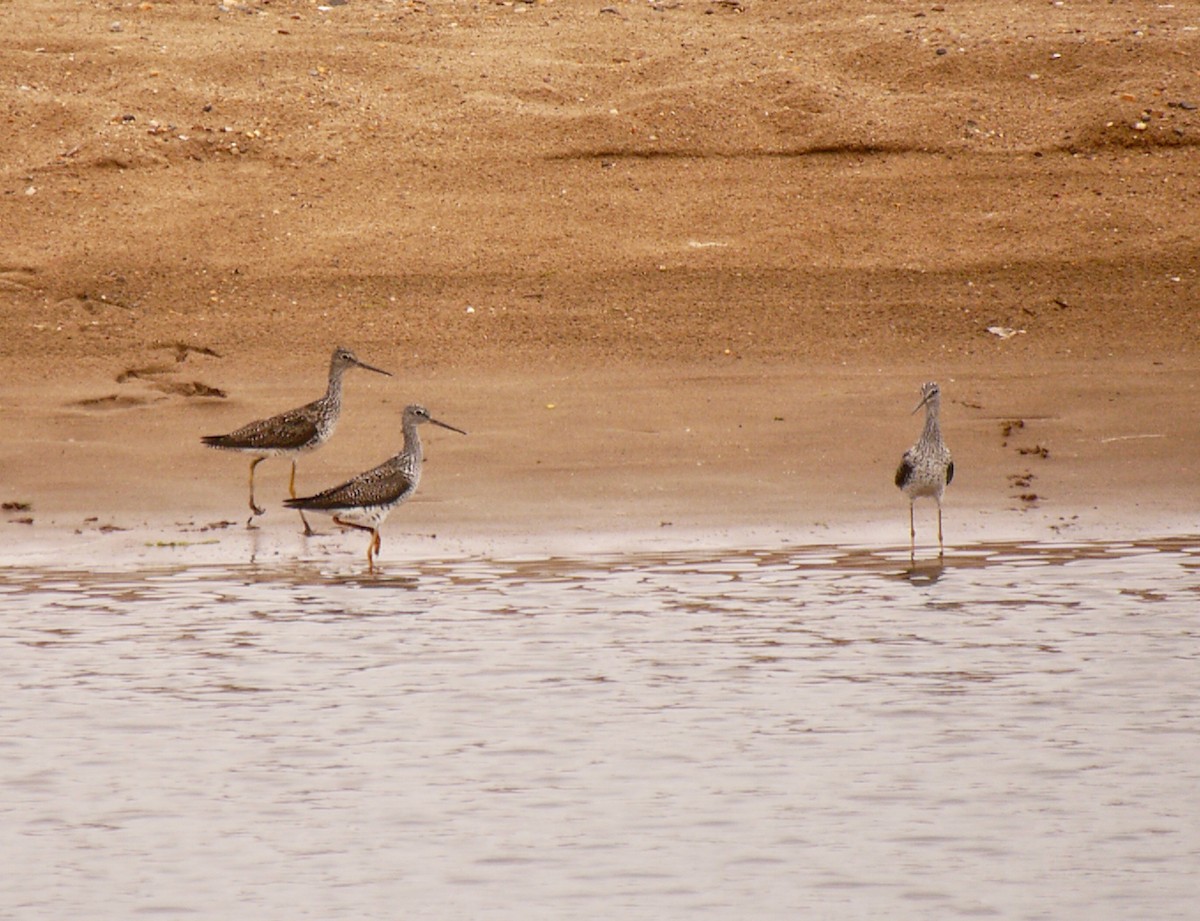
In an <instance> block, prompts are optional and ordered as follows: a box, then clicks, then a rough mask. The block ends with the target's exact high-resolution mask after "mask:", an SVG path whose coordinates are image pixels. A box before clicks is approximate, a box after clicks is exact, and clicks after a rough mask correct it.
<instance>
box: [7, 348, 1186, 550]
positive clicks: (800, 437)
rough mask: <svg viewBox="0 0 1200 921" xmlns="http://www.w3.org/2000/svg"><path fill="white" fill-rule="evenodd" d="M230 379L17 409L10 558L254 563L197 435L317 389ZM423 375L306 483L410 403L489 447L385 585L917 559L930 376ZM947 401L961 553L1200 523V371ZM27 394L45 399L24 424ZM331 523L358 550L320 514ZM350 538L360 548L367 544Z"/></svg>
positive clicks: (372, 459) (765, 371)
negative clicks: (826, 547) (183, 553)
mask: <svg viewBox="0 0 1200 921" xmlns="http://www.w3.org/2000/svg"><path fill="white" fill-rule="evenodd" d="M369 357H370V359H372V360H375V361H379V362H383V363H386V361H387V357H388V356H383V357H378V356H375V355H370V356H369ZM208 362H209V366H208V367H206V368H205V369H204V376H205V378H206V379H208V380H213V381H220V382H221V383H222V384H224V385H225V386H226V387H227V388H228V389H229V392H230V396H229V397H228V398H226V399H224V400H208V401H199V402H198V401H194V400H188V401H173V400H170V399H167V398H160V399H158V400H157V401H155V400H151V402H149V403H147V405H144V406H134V407H116V408H110V407H105V408H103V409H97V408H96V407H95V406H94V405H93V406H81V405H80V404H79V399H78V395H79V391H76V392H75V393H71V392H69V391H68V390H67V389H66V388H63V387H62V386H61V385H60V386H57V387H52V388H42V389H38V390H24V391H20V392H14V391H11V390H10V391H8V392H7V393H5V394H3V395H0V399H3V400H4V402H5V405H6V409H7V415H8V417H9V420H10V421H9V434H10V439H11V440H10V441H9V442H8V445H7V452H6V453H7V458H6V469H7V471H8V477H9V479H8V485H7V490H8V496H11V497H12V498H13V499H17V500H21V501H24V502H28V504H29V506H30V508H29V510H27V511H9V512H6V513H5V519H6V521H5V523H4V528H5V529H6V531H7V532H8V534H9V535H11V537H12V538H13V540H12V542H10V543H9V545H8V546H9V550H8V554H9V555H10V556H11V555H12V554H15V553H22V552H28V551H29V550H30V549H31V548H32V547H36V546H39V545H42V544H47V543H49V544H53V543H54V542H55V541H58V540H60V539H61V540H64V541H65V542H66V543H67V544H68V545H69V546H67V547H66V548H64V552H65V553H67V554H68V555H78V554H83V555H84V556H86V555H87V553H88V552H89V551H88V550H87V546H88V542H87V541H86V540H82V541H81V540H80V539H79V538H83V537H87V536H91V537H97V536H100V535H102V534H104V533H105V532H107V533H108V535H109V540H108V541H107V542H106V544H108V545H111V544H113V543H114V541H115V542H116V543H117V544H118V545H119V544H120V537H121V535H124V537H125V539H127V541H128V542H129V543H130V544H131V545H132V546H135V547H136V546H140V545H142V544H144V543H146V542H150V543H159V542H164V543H171V542H175V543H180V542H186V541H194V540H197V539H198V538H199V536H200V535H203V536H204V537H205V539H219V540H222V541H231V542H234V544H235V545H237V546H241V545H242V544H244V541H243V540H242V538H241V536H240V535H239V534H238V532H240V531H242V530H244V529H245V522H246V521H247V519H248V518H249V517H250V516H249V512H248V510H247V507H246V495H247V491H246V473H247V469H248V466H249V465H248V461H247V460H246V459H244V458H242V457H241V456H238V455H229V454H224V453H220V452H215V451H212V450H210V449H207V448H204V447H203V446H201V445H200V442H199V435H200V434H206V433H214V432H220V431H227V430H229V429H232V428H234V427H236V426H237V425H239V424H241V423H242V422H244V421H248V420H249V419H251V418H255V417H256V416H260V415H264V414H267V413H269V412H272V411H274V410H275V409H278V408H283V407H284V406H286V405H287V403H288V401H289V399H290V400H292V402H296V400H295V399H294V393H295V388H293V387H291V386H287V387H284V386H282V385H275V386H271V387H264V386H262V385H261V384H259V383H257V382H254V381H250V380H241V381H239V380H238V379H237V378H233V377H231V376H230V375H227V374H226V363H224V362H221V361H219V360H217V359H208ZM307 378H308V380H307V381H306V383H307V387H306V388H301V393H303V394H305V397H304V398H305V399H307V398H308V396H310V395H311V396H314V397H315V396H316V395H317V394H318V393H319V392H320V389H321V385H322V381H321V376H320V375H319V373H312V374H309V375H307ZM405 378H406V375H404V374H403V372H401V373H400V375H399V380H390V379H385V378H375V376H373V375H367V374H360V375H358V376H352V377H350V378H349V379H348V380H347V383H346V410H345V417H344V419H343V421H342V423H341V427H340V429H339V431H338V433H337V434H336V436H335V437H334V439H333V440H332V441H331V442H330V443H329V444H328V445H327V446H325V447H324V448H322V449H321V450H320V451H318V452H316V453H315V454H312V455H309V456H306V457H304V458H302V459H301V462H300V466H299V474H298V478H297V479H298V488H299V489H300V490H301V492H304V491H309V492H312V491H316V490H318V489H321V488H324V487H325V486H329V485H332V484H334V483H336V482H340V481H341V480H342V479H344V478H346V477H348V476H350V475H352V474H354V473H356V472H358V471H359V470H361V469H365V468H366V467H369V466H372V465H374V464H375V463H378V462H379V461H381V460H383V459H384V458H385V457H387V456H388V455H390V454H391V453H394V452H395V451H397V450H399V447H400V433H399V430H398V420H399V414H400V409H401V408H402V406H403V405H404V404H405V403H406V402H408V401H409V400H416V399H420V400H421V401H423V402H424V403H426V404H427V405H428V406H430V408H431V409H432V410H433V411H434V412H435V414H436V415H437V416H439V417H441V418H444V419H446V420H447V421H450V422H451V423H453V424H455V425H458V426H461V427H462V428H465V429H467V431H468V432H469V435H468V436H467V437H465V438H464V437H461V436H458V435H455V434H453V433H448V432H442V431H440V430H436V429H427V430H426V431H425V433H424V434H425V444H426V455H427V467H426V472H425V477H424V479H423V482H422V486H421V491H420V493H419V494H418V497H417V498H416V499H414V500H413V501H412V502H411V503H409V504H408V505H406V506H404V507H402V508H401V509H399V510H398V511H396V512H394V513H393V515H392V517H391V518H390V519H389V521H388V522H387V524H386V525H385V526H384V529H383V536H384V542H385V545H384V546H385V549H384V553H383V556H382V560H383V562H384V563H385V564H386V560H387V558H388V552H389V550H390V548H391V547H393V546H395V545H405V544H407V543H409V542H411V541H414V540H417V541H421V542H423V544H424V545H425V546H426V547H428V550H429V552H430V553H431V554H433V555H436V554H438V553H440V552H448V551H447V550H446V548H448V547H449V546H452V544H453V542H454V541H458V542H460V543H461V542H462V541H467V542H468V543H469V542H470V541H471V540H472V539H473V538H476V537H477V538H479V539H481V540H490V541H492V542H493V543H496V542H499V544H500V545H516V544H520V543H522V542H532V543H535V544H537V543H539V542H540V543H548V544H550V545H557V546H560V547H570V546H572V545H573V544H574V545H579V544H581V543H582V544H587V543H588V542H590V541H606V542H608V543H609V544H610V545H611V544H621V543H623V542H624V543H626V544H629V543H630V542H632V543H634V544H638V543H645V542H647V541H648V542H651V543H654V544H657V545H662V544H663V543H670V542H671V541H676V542H677V543H678V544H679V545H680V546H686V545H694V544H696V543H697V541H699V542H700V543H701V544H704V543H712V542H713V541H715V542H717V543H725V544H728V543H729V541H728V538H729V536H730V535H733V534H745V535H758V536H759V537H758V539H751V543H761V542H762V539H763V538H769V537H770V536H771V535H776V536H777V539H779V540H786V541H788V542H797V541H799V542H811V543H820V542H826V541H829V540H834V541H841V540H852V541H859V542H861V541H864V540H866V541H871V542H875V543H878V544H880V545H895V544H903V543H905V542H906V541H907V537H908V535H907V502H906V500H905V499H904V497H903V496H902V495H901V494H900V493H899V491H898V490H897V489H896V488H895V486H894V485H893V484H892V481H891V480H892V474H893V472H894V469H895V466H896V463H897V462H898V458H899V455H900V453H901V452H902V451H903V450H904V448H906V447H907V446H908V444H910V443H911V441H912V440H913V439H915V437H916V435H917V434H918V432H919V429H920V425H921V416H920V415H919V414H918V415H916V416H912V415H910V414H909V412H910V410H911V409H912V407H913V405H914V404H915V402H916V399H917V393H916V387H915V386H914V382H915V381H918V380H919V377H918V376H917V372H916V371H915V370H913V371H910V372H909V373H908V374H907V375H902V374H898V373H896V372H894V371H890V370H889V371H876V372H865V371H849V370H846V369H823V370H814V371H807V372H792V371H786V370H781V369H778V368H759V369H758V370H757V371H750V370H747V369H746V368H745V367H744V365H736V366H731V367H729V368H727V369H726V370H724V371H723V372H714V371H712V370H709V369H696V368H693V369H689V370H686V371H684V370H679V369H677V370H673V371H671V372H669V373H668V372H662V371H658V372H654V371H650V372H647V371H641V372H639V373H636V374H635V373H627V372H626V371H624V370H623V369H622V370H620V371H609V372H602V371H582V372H579V373H574V374H555V375H542V376H535V375H516V374H493V375H489V376H488V377H487V378H486V379H481V378H479V377H470V378H468V377H463V376H461V375H458V374H452V373H441V374H435V375H432V376H430V377H428V378H427V379H426V380H425V381H423V382H422V383H420V384H416V383H413V382H411V381H409V380H406V379H405ZM942 383H943V388H944V392H945V404H944V408H943V425H944V431H945V435H946V438H947V441H948V443H949V444H950V446H951V449H952V450H953V452H954V455H955V460H956V470H957V474H956V478H955V482H954V483H953V484H952V485H951V487H950V489H949V490H948V492H947V498H946V505H945V509H946V511H945V520H946V533H947V539H948V541H949V542H950V543H951V544H952V545H953V544H955V543H966V542H972V541H980V540H995V539H1010V538H1014V537H1024V538H1034V539H1062V538H1067V539H1070V538H1087V539H1097V538H1104V539H1111V538H1113V537H1121V536H1126V537H1132V536H1149V535H1157V536H1162V535H1167V534H1186V533H1195V530H1196V528H1197V527H1198V526H1200V522H1197V520H1196V504H1195V499H1196V496H1197V495H1200V452H1197V450H1196V445H1197V441H1196V425H1197V422H1196V420H1197V419H1200V386H1198V385H1200V374H1198V373H1196V372H1194V371H1193V370H1191V369H1190V368H1186V367H1179V366H1176V367H1171V366H1168V365H1166V364H1163V363H1155V362H1147V363H1146V366H1145V367H1144V368H1143V369H1142V370H1141V371H1140V372H1139V373H1137V374H1132V373H1130V374H1127V375H1125V376H1117V375H1115V374H1113V373H1112V371H1111V370H1110V369H1108V368H1103V367H1102V368H1097V367H1095V366H1089V365H1085V364H1079V365H1075V366H1072V367H1070V368H1069V369H1068V370H1051V371H1047V372H1045V373H1042V374H1039V375H1037V376H1036V377H1035V376H1024V375H1022V376H1021V377H1019V378H1017V377H1014V376H1012V375H1003V374H991V375H988V376H986V377H984V376H981V375H979V374H977V373H974V372H973V371H971V370H970V369H962V370H959V371H954V370H950V371H949V372H948V373H947V374H946V375H944V376H943V379H942ZM1168 393H1169V394H1171V395H1172V397H1171V399H1170V400H1169V401H1164V399H1163V395H1164V394H1168ZM27 397H33V398H35V399H36V401H37V402H35V403H34V404H33V405H18V401H20V400H22V399H25V398H27ZM114 419H115V420H117V429H116V430H115V431H114V429H113V428H112V423H113V420H114ZM121 433H124V439H123V440H122V439H121V438H119V437H118V436H119V435H120V434H121ZM288 472H289V464H288V462H287V461H286V460H273V461H272V460H268V461H266V462H264V463H263V464H262V465H261V466H260V467H259V468H258V474H257V493H258V498H259V501H260V502H262V503H264V504H265V505H267V507H268V513H267V514H266V515H264V516H262V517H261V518H257V519H256V524H257V526H258V530H259V532H260V533H259V534H258V535H256V536H255V540H256V541H258V542H260V543H261V542H263V541H266V542H272V541H275V542H278V544H279V546H280V547H283V546H289V547H291V546H293V545H295V541H294V538H298V536H299V535H298V532H299V521H298V518H297V517H296V516H295V515H294V514H293V513H290V512H287V511H286V510H284V509H283V508H282V506H281V505H280V503H281V501H282V499H283V498H284V496H286V490H287V477H288ZM917 512H918V537H919V541H920V542H921V543H923V544H925V545H928V544H929V542H930V541H935V539H936V538H935V534H936V530H935V527H936V526H935V518H934V506H933V505H932V504H931V503H928V502H921V503H918V505H917ZM30 519H31V523H22V522H28V521H29V520H30ZM314 523H316V524H317V525H318V527H319V528H320V529H321V530H323V531H326V532H335V531H336V530H337V529H336V528H334V527H332V525H330V524H329V523H328V521H327V520H326V519H323V518H321V517H320V516H317V517H316V518H314ZM706 533H708V534H709V537H708V538H706V537H705V534H706ZM434 535H436V536H437V537H438V538H439V540H432V539H431V538H432V537H433V536H434ZM748 539H750V538H748ZM344 541H345V542H346V543H347V544H348V545H351V546H356V545H357V543H358V542H359V536H358V535H353V534H350V535H346V536H345V538H344ZM303 543H304V542H303V541H302V540H301V541H300V543H299V544H298V545H295V546H297V547H302V546H303ZM235 558H236V555H235Z"/></svg>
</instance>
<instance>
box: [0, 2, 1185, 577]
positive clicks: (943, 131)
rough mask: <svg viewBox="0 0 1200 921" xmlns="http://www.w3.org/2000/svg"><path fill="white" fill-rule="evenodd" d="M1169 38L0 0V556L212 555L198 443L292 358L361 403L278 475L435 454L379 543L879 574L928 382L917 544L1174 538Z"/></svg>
mask: <svg viewBox="0 0 1200 921" xmlns="http://www.w3.org/2000/svg"><path fill="white" fill-rule="evenodd" d="M1195 13H1196V7H1195V5H1193V4H1175V5H1172V6H1169V7H1166V6H1160V7H1154V8H1153V9H1142V8H1140V7H1139V8H1136V9H1132V8H1126V7H1120V6H1111V5H1106V6H1103V7H1101V6H1098V5H1090V4H1089V5H1080V6H1078V7H1075V6H1072V5H1070V4H1064V5H1060V6H1055V5H1049V4H1048V5H1045V6H1043V7H1029V8H1023V9H1017V10H1014V9H1013V8H1012V7H1011V5H1009V4H999V3H980V4H971V5H970V6H969V7H966V8H962V9H959V8H957V7H954V6H943V5H929V4H918V3H889V4H882V3H868V4H854V5H851V7H850V8H847V7H846V6H845V5H844V4H841V5H839V4H829V3H813V4H802V5H784V4H774V3H766V2H750V0H747V2H742V3H735V2H715V3H709V2H676V3H670V2H662V3H644V2H642V3H632V2H629V3H626V2H619V0H618V2H614V3H611V4H603V3H576V2H563V0H556V2H540V3H484V4H470V3H428V4H426V3H416V2H357V0H353V2H350V3H347V4H344V5H337V6H331V7H328V8H326V7H318V6H314V5H312V4H309V3H294V2H269V3H268V2H262V3H248V4H220V5H218V4H210V3H190V2H177V3H171V2H146V3H137V4H133V3H131V4H106V5H95V6H92V5H89V6H79V5H75V4H66V3H61V2H49V0H46V2H40V0H38V2H30V3H23V4H20V5H17V4H6V5H3V6H0V26H2V27H3V29H4V32H5V34H6V35H7V36H8V37H9V38H8V40H7V41H6V43H5V47H4V48H3V49H0V62H2V64H3V71H4V72H5V73H7V74H8V75H9V77H8V78H7V79H6V80H5V81H4V83H3V86H0V99H2V100H3V107H4V113H5V118H4V119H3V120H0V137H2V139H3V144H2V149H3V151H4V154H3V158H2V161H0V191H2V194H0V224H2V225H3V226H4V227H5V228H7V229H8V230H9V232H8V233H6V234H4V238H3V241H2V242H0V305H2V310H0V330H2V332H3V335H2V336H0V351H2V353H3V360H4V369H5V373H4V376H3V380H2V381H0V409H2V412H3V417H4V420H5V423H4V424H5V437H4V439H3V441H2V442H0V499H2V500H3V501H4V502H5V503H8V504H9V505H10V507H9V508H8V509H6V511H5V512H4V513H3V517H2V519H0V529H2V530H3V532H4V534H5V538H6V540H5V543H6V545H8V547H9V548H10V553H20V552H22V548H28V547H29V546H31V545H37V544H39V543H40V544H41V545H46V546H51V547H53V546H55V545H56V544H61V543H62V542H64V541H66V542H70V541H75V544H73V545H72V548H73V549H71V550H70V552H71V553H82V554H84V555H85V556H86V554H87V553H89V552H91V551H89V550H88V549H87V547H88V546H89V545H87V544H83V545H80V544H79V543H78V540H77V538H78V536H79V535H80V534H82V535H85V536H86V535H100V536H104V537H105V540H106V541H108V542H109V543H111V542H112V541H120V540H124V541H125V542H126V544H127V545H130V546H143V545H145V543H146V542H147V541H148V540H151V539H153V540H162V539H164V535H166V536H168V537H169V535H170V534H171V533H172V532H179V533H181V534H183V533H187V534H191V533H195V532H196V531H197V529H207V530H206V531H205V532H204V533H210V534H215V535H217V536H221V535H232V534H233V533H234V531H235V530H237V529H240V528H242V526H243V524H244V521H245V518H246V516H247V512H246V493H245V476H246V467H247V464H246V462H245V461H244V460H243V459H242V458H240V457H236V456H229V455H220V454H217V453H215V452H211V451H208V450H206V449H204V448H202V447H201V445H200V443H199V437H200V436H201V435H204V434H212V433H217V432H223V431H228V430H230V429H232V428H235V427H237V426H238V425H241V424H242V423H244V422H247V421H250V420H251V419H255V418H260V417H263V416H266V415H269V414H271V413H274V412H278V411H280V410H282V409H285V408H288V407H290V406H295V405H299V404H300V403H303V402H306V401H308V400H311V399H313V398H315V397H316V396H318V395H320V393H321V392H322V390H323V388H324V381H325V374H326V368H327V365H328V360H329V354H330V352H331V351H332V349H333V347H334V346H336V345H346V346H349V347H351V348H353V349H354V350H355V351H356V352H357V353H358V354H359V356H360V357H362V358H363V359H364V360H367V361H369V362H372V363H373V364H378V365H380V366H382V367H385V368H387V369H389V370H391V371H393V372H394V374H395V377H394V378H393V379H390V380H389V379H384V378H377V377H375V376H374V375H367V374H359V375H357V376H355V375H353V374H352V375H351V376H350V377H349V378H348V379H347V383H346V410H345V414H344V417H343V420H342V423H341V427H340V429H339V431H338V434H337V435H336V437H335V438H334V439H333V440H332V441H331V443H330V444H328V445H327V446H326V447H324V448H323V449H322V450H321V451H320V452H318V453H317V454H315V455H313V456H311V457H307V458H305V459H303V460H302V462H301V466H300V473H299V485H300V488H301V489H303V490H313V491H315V490H316V489H320V488H323V487H325V486H328V485H331V484H332V483H335V482H338V481H340V480H341V479H344V478H345V477H347V476H349V475H351V474H353V473H356V472H358V471H360V470H363V469H366V468H367V467H369V466H372V465H374V464H376V463H378V462H379V461H381V460H383V459H384V458H385V457H387V456H388V455H389V454H391V453H394V452H395V451H396V450H398V449H399V447H400V432H399V426H398V420H399V414H400V410H401V409H402V408H403V406H404V405H405V404H406V403H408V402H421V403H424V404H425V405H427V406H429V407H430V409H431V410H433V411H434V413H435V415H438V416H439V417H442V418H445V419H446V420H447V421H449V422H452V423H453V424H455V425H458V426H461V427H462V428H465V429H467V430H468V431H469V432H470V435H469V437H467V438H460V437H459V436H456V435H453V434H452V433H447V432H429V433H428V436H429V437H428V439H427V442H428V443H427V457H428V467H427V471H426V478H425V481H424V482H423V484H422V492H421V495H420V496H418V498H417V499H416V500H414V502H412V503H411V504H410V505H409V506H408V507H406V508H405V509H404V510H402V511H401V512H398V513H396V515H395V516H393V518H392V520H391V521H390V522H389V524H388V525H387V526H386V528H385V541H389V542H392V541H398V540H404V539H405V536H406V535H421V536H427V535H431V534H439V535H443V536H444V535H457V536H458V537H459V538H461V539H464V540H465V539H470V538H471V537H472V536H473V535H476V536H478V535H484V536H490V538H496V539H498V538H503V537H508V538H512V539H525V538H528V537H529V535H537V534H550V533H554V534H560V535H575V538H576V539H584V540H587V539H591V537H592V536H593V535H597V534H609V535H618V537H616V538H614V539H616V540H619V539H620V538H619V535H621V534H630V533H638V534H654V535H657V538H656V539H659V540H662V539H664V538H663V536H664V535H667V537H666V539H667V540H671V539H677V540H684V539H685V537H684V535H697V534H700V535H703V534H714V533H715V534H720V533H729V532H730V531H731V529H733V530H736V529H743V528H744V529H751V530H752V531H753V532H754V533H756V534H758V535H759V536H760V538H761V539H762V540H763V541H771V540H776V539H787V540H801V541H804V540H811V541H814V542H821V541H823V540H831V539H842V538H845V537H847V536H850V537H857V538H858V539H864V540H870V541H876V542H881V543H896V544H899V543H903V542H904V541H906V539H907V521H906V520H905V518H906V503H905V501H904V499H903V497H902V496H901V495H900V494H899V493H898V491H897V490H896V489H895V487H894V486H893V485H892V483H891V477H892V471H893V470H894V468H895V465H896V462H897V461H898V459H899V455H900V453H901V452H902V451H903V450H904V449H905V448H906V447H907V446H908V445H909V444H910V443H911V442H912V440H913V439H914V438H915V437H916V435H917V433H918V431H919V427H920V418H919V416H918V417H913V416H910V415H909V411H910V410H911V408H912V406H913V405H914V404H915V402H916V399H917V391H918V387H919V386H920V384H921V382H922V381H924V380H928V379H937V380H939V381H940V382H941V383H942V386H943V389H944V392H945V404H944V412H943V415H944V429H945V432H946V437H947V441H948V442H949V444H950V447H951V449H952V450H953V451H954V454H955V459H956V462H957V469H958V475H957V477H956V480H955V483H954V485H953V486H952V487H951V491H950V494H949V495H948V500H947V530H948V539H950V540H951V541H970V540H978V539H983V538H985V537H987V538H993V539H994V538H1001V537H1005V536H1010V535H1021V536H1026V537H1038V538H1046V539H1049V538H1053V537H1066V538H1068V539H1069V538H1070V536H1071V535H1091V536H1096V535H1100V536H1105V537H1114V536H1121V535H1123V534H1147V533H1158V534H1163V533H1193V532H1194V531H1195V529H1196V527H1197V514H1198V512H1197V496H1200V460H1198V458H1200V365H1198V364H1197V360H1196V355H1197V347H1196V342H1197V336H1196V332H1197V319H1198V309H1197V282H1198V278H1197V265H1198V264H1200V260H1198V259H1197V240H1198V239H1200V208H1197V207H1196V202H1197V200H1198V197H1200V162H1198V158H1197V146H1196V145H1197V142H1198V141H1200V112H1198V111H1197V108H1196V107H1197V105H1198V104H1200V71H1198V70H1197V69H1196V65H1195V61H1196V60H1197V59H1200V31H1198V30H1197V26H1196V24H1195V23H1196V17H1195ZM1014 17H1016V18H1015V19H1014ZM286 478H287V464H286V462H284V461H273V462H268V463H266V464H264V465H263V466H262V467H261V468H260V483H261V486H260V489H261V496H262V498H263V499H264V500H267V501H268V503H269V504H270V505H271V510H270V512H269V514H268V515H267V516H265V517H264V518H263V519H261V524H262V529H261V530H262V531H263V532H264V534H265V535H267V536H266V539H267V540H272V539H278V540H279V541H290V540H291V539H292V538H293V536H294V531H295V530H296V529H295V528H293V525H294V524H295V523H296V522H295V519H294V516H292V515H291V513H287V512H285V511H284V510H283V509H282V508H281V507H280V506H279V504H278V500H281V499H282V498H283V496H284V495H285V494H286V488H287V479H286ZM918 508H919V512H923V513H924V514H923V515H921V516H919V519H918V520H919V524H918V527H919V529H920V528H922V527H924V529H925V533H926V534H929V533H930V532H929V530H928V529H929V527H930V525H931V522H932V507H929V508H921V507H920V506H919V507H918ZM122 535H124V536H123V537H122ZM272 535H275V537H272ZM676 535H677V537H676ZM180 539H181V540H182V539H183V538H182V537H181V538H180ZM348 539H349V538H348ZM687 539H691V538H687ZM101 546H109V544H103V543H102V544H101ZM103 552H109V551H108V550H105V551H103Z"/></svg>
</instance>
